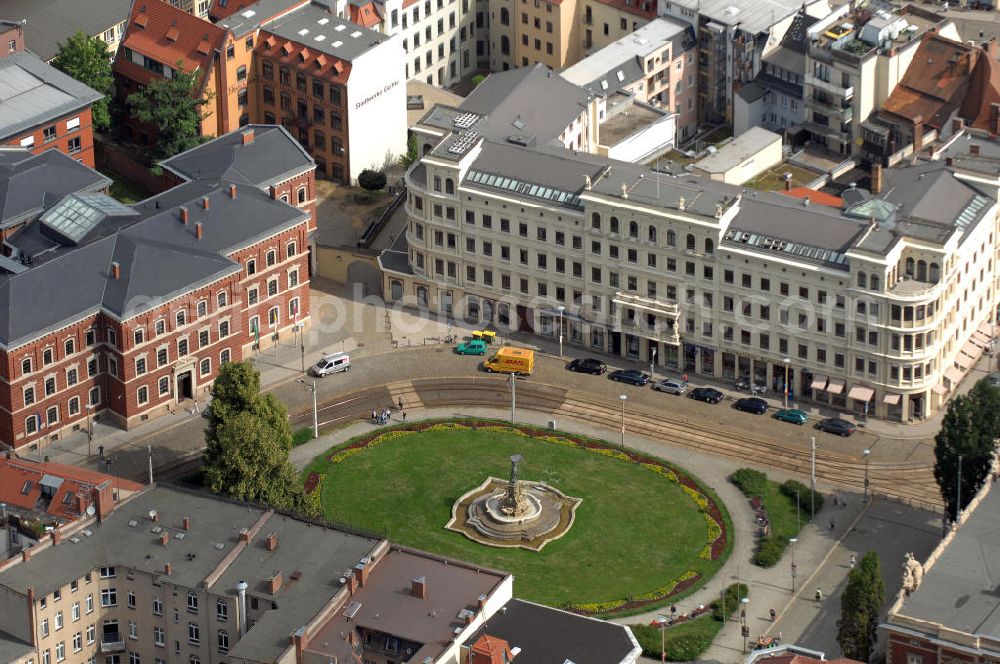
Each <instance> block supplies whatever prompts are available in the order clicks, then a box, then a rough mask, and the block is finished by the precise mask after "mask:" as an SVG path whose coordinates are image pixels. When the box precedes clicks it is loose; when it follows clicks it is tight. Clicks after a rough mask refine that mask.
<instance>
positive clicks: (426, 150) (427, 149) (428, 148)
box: [424, 143, 432, 154]
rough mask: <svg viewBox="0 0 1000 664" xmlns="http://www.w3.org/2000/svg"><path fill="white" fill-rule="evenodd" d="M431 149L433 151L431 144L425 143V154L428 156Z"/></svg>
mask: <svg viewBox="0 0 1000 664" xmlns="http://www.w3.org/2000/svg"><path fill="white" fill-rule="evenodd" d="M431 149H432V146H431V144H430V143H424V154H427V153H428V152H430V151H431Z"/></svg>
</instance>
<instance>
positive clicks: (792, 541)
mask: <svg viewBox="0 0 1000 664" xmlns="http://www.w3.org/2000/svg"><path fill="white" fill-rule="evenodd" d="M798 541H799V538H798V537H792V538H790V539H789V540H788V542H789V543H790V544H791V545H792V594H793V595H794V594H795V575H796V574H797V573H798V571H799V566H798V565H797V564H796V563H795V545H796V544H797V543H798Z"/></svg>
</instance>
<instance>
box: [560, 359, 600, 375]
mask: <svg viewBox="0 0 1000 664" xmlns="http://www.w3.org/2000/svg"><path fill="white" fill-rule="evenodd" d="M566 368H567V369H569V370H570V371H576V372H577V373H589V374H594V375H595V376H600V375H601V374H602V373H604V372H605V371H607V370H608V365H606V364H605V363H604V362H601V361H600V360H596V359H594V358H592V357H585V358H583V359H579V360H573V361H572V362H570V363H569V364H567V365H566Z"/></svg>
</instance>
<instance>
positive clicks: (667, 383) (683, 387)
mask: <svg viewBox="0 0 1000 664" xmlns="http://www.w3.org/2000/svg"><path fill="white" fill-rule="evenodd" d="M653 389H654V390H656V391H657V392H666V393H667V394H684V393H685V392H687V389H688V386H687V383H685V382H684V381H681V380H677V379H676V378H665V379H663V380H660V381H657V382H655V383H653Z"/></svg>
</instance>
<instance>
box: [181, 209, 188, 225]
mask: <svg viewBox="0 0 1000 664" xmlns="http://www.w3.org/2000/svg"><path fill="white" fill-rule="evenodd" d="M187 222H188V209H187V208H186V207H184V206H183V205H182V206H181V223H182V224H186V223H187Z"/></svg>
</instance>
